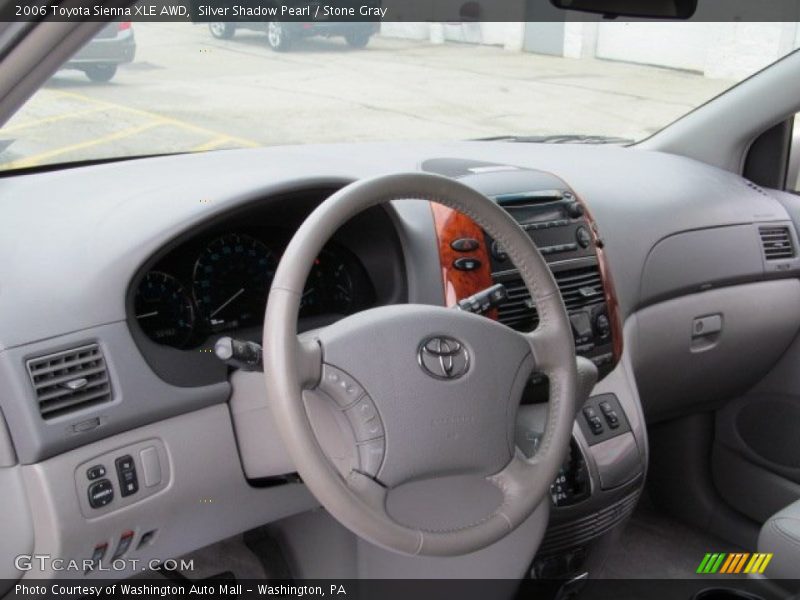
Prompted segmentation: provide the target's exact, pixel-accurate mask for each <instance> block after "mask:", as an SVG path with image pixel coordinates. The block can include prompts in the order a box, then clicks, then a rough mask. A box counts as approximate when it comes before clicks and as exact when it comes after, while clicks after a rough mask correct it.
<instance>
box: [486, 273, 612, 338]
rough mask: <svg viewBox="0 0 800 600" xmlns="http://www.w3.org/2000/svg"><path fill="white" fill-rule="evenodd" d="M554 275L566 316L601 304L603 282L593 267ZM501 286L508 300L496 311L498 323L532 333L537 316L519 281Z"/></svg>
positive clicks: (517, 279) (504, 282)
mask: <svg viewBox="0 0 800 600" xmlns="http://www.w3.org/2000/svg"><path fill="white" fill-rule="evenodd" d="M554 275H555V278H556V283H558V289H559V291H560V292H561V297H562V298H563V299H564V305H565V306H566V307H567V311H568V312H571V311H574V310H579V309H583V308H586V307H589V306H593V305H595V304H599V303H601V302H603V300H604V296H605V294H604V292H603V280H602V279H601V277H600V270H599V268H598V267H597V265H591V266H588V267H581V268H578V269H570V270H565V271H558V272H556V273H554ZM502 283H503V285H505V286H506V291H507V292H508V300H507V301H506V302H505V303H504V304H502V305H501V306H500V307H499V308H498V311H497V314H498V320H499V321H500V322H501V323H503V324H505V325H508V326H509V327H512V328H513V329H518V330H523V331H530V330H532V329H534V328H535V327H536V326H537V325H538V324H539V316H538V315H537V314H536V307H535V306H533V303H532V301H531V296H530V294H529V293H528V290H527V289H526V288H525V285H524V284H523V283H522V280H521V279H519V278H516V279H511V280H506V281H502Z"/></svg>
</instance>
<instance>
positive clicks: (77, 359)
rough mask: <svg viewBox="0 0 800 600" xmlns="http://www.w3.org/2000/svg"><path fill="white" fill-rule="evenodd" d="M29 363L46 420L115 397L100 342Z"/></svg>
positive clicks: (40, 357) (30, 372)
mask: <svg viewBox="0 0 800 600" xmlns="http://www.w3.org/2000/svg"><path fill="white" fill-rule="evenodd" d="M27 366H28V373H29V374H30V377H31V383H32V384H33V389H34V392H35V393H36V400H37V402H38V403H39V413H40V414H41V415H42V418H44V419H50V418H53V417H57V416H59V415H63V414H65V413H68V412H71V411H74V410H78V409H79V408H86V407H87V406H93V405H95V404H101V403H103V402H109V401H110V400H111V383H110V382H109V379H108V370H107V369H106V361H105V359H104V358H103V353H102V351H101V350H100V347H99V346H98V345H97V344H89V345H87V346H81V347H79V348H72V349H70V350H64V351H62V352H56V353H55V354H48V355H47V356H39V357H37V358H32V359H30V360H29V361H28V363H27Z"/></svg>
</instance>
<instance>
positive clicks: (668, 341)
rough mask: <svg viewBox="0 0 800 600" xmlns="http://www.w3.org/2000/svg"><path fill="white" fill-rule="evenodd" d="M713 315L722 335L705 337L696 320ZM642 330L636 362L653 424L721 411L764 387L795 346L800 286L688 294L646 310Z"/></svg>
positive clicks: (639, 319) (772, 284)
mask: <svg viewBox="0 0 800 600" xmlns="http://www.w3.org/2000/svg"><path fill="white" fill-rule="evenodd" d="M713 315H717V316H719V317H720V321H721V329H720V330H718V331H711V332H707V331H704V332H702V333H701V334H699V335H698V334H697V333H696V331H695V327H696V320H697V319H698V318H703V317H707V316H713ZM635 324H636V337H637V341H636V346H635V350H634V352H633V354H632V358H633V361H634V368H635V370H636V376H637V380H638V382H639V392H640V394H641V397H642V405H643V407H644V411H645V415H646V416H647V419H648V421H656V420H661V419H666V418H670V417H674V416H677V415H679V414H681V413H688V412H694V411H699V410H703V409H709V408H714V407H715V406H717V405H719V403H720V402H722V401H724V400H726V399H728V398H731V397H733V396H735V395H736V394H739V393H742V392H744V391H745V390H746V389H747V388H749V387H751V386H753V385H754V384H755V383H756V382H758V380H759V379H760V378H761V377H763V376H764V375H765V374H766V373H767V372H768V371H769V370H770V368H771V367H772V366H773V365H774V363H775V361H777V359H778V358H780V356H781V355H782V354H783V353H784V352H785V351H786V349H787V348H788V347H789V345H790V344H791V342H792V340H793V339H794V338H795V335H796V334H797V331H798V329H800V282H798V281H797V280H795V279H787V280H778V281H768V282H759V283H749V284H745V285H738V286H731V287H727V288H720V289H716V290H710V291H707V292H701V293H698V294H691V295H688V296H683V297H681V298H677V299H673V300H668V301H666V302H662V303H660V304H655V305H653V306H650V307H648V308H645V309H643V310H641V311H639V312H638V313H637V314H636V320H635ZM745 348H746V351H745V350H744V349H745ZM665 358H668V360H669V368H665V363H664V359H665ZM676 373H680V377H676V376H675V374H676Z"/></svg>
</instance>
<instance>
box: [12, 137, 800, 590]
mask: <svg viewBox="0 0 800 600" xmlns="http://www.w3.org/2000/svg"><path fill="white" fill-rule="evenodd" d="M403 171H426V172H431V173H436V174H439V175H444V176H448V177H454V178H457V179H459V180H460V181H462V182H463V183H465V184H466V185H469V186H472V187H474V188H475V189H477V190H479V191H481V192H482V193H483V194H484V195H486V196H488V197H490V198H492V199H493V200H494V201H495V202H497V203H498V204H499V205H501V206H502V207H503V208H504V209H505V210H507V211H508V212H509V213H510V214H511V215H512V216H513V217H514V218H515V219H516V220H517V222H518V223H519V224H520V226H521V227H523V228H524V229H525V230H526V231H527V232H528V234H529V235H530V237H531V239H532V240H533V241H534V243H535V244H536V245H537V246H538V248H539V250H540V252H541V253H542V254H543V256H544V258H545V259H546V260H547V262H548V265H549V266H550V268H551V270H552V272H553V274H554V277H555V279H556V281H557V283H558V285H559V289H560V291H561V294H562V298H563V300H564V302H565V305H566V307H567V310H568V313H569V315H570V322H571V325H572V328H573V332H572V333H573V337H574V339H575V347H576V353H577V354H579V355H581V356H583V357H586V358H588V359H590V360H591V361H592V362H594V363H595V365H596V366H597V368H598V370H599V373H600V381H599V382H598V383H597V385H596V386H595V389H594V390H593V392H592V394H591V397H590V398H589V400H588V403H587V404H586V405H585V406H582V407H580V408H581V410H580V412H579V413H578V414H577V415H576V422H575V426H574V428H573V441H572V444H571V449H570V456H569V458H568V460H567V461H566V462H565V464H564V467H563V469H562V472H561V473H560V475H559V478H558V480H557V481H555V482H553V486H552V488H551V498H550V525H549V529H548V532H547V534H546V535H545V538H544V541H543V545H542V546H541V548H540V552H539V557H538V559H537V560H538V567H537V568H538V569H539V570H540V572H541V573H542V574H543V575H546V576H558V565H560V564H562V563H563V557H564V556H565V555H569V553H571V552H576V551H578V550H579V549H584V548H585V547H586V545H587V544H588V543H590V542H591V541H592V540H594V539H596V538H597V537H598V536H600V535H601V534H603V533H606V532H608V531H610V530H611V529H613V527H615V526H616V525H617V524H619V523H620V522H621V520H622V519H624V518H625V517H626V516H627V515H629V514H630V513H631V511H632V510H633V508H634V507H635V505H636V502H637V499H638V497H639V495H640V492H641V489H642V485H643V481H644V478H645V475H646V471H647V461H648V448H647V433H646V425H645V424H646V422H647V421H658V420H661V419H666V418H670V417H672V416H674V415H676V414H681V413H682V412H685V411H690V410H697V409H698V407H703V406H708V405H713V402H714V401H715V400H716V399H718V398H720V397H723V396H724V395H725V394H730V393H732V390H737V389H746V388H747V387H748V386H749V385H752V383H753V382H755V381H757V380H758V378H759V377H761V376H763V374H764V373H765V372H766V371H767V370H768V369H769V367H770V366H771V365H772V364H774V362H775V361H776V360H777V358H778V357H779V356H780V355H781V354H782V353H783V352H784V351H785V349H786V347H788V345H789V343H790V342H791V340H792V339H793V337H794V335H795V333H796V331H797V330H798V329H800V310H797V309H798V306H800V284H798V281H797V275H798V273H800V256H798V253H797V251H796V249H797V248H798V247H800V245H799V244H798V238H797V233H796V230H795V224H794V222H793V220H792V217H791V213H790V212H789V211H788V210H787V209H786V207H785V205H784V202H785V201H786V199H785V198H784V197H782V195H781V193H780V192H773V191H767V190H762V189H760V188H758V187H757V186H754V185H753V184H751V183H750V182H747V181H746V180H744V179H742V178H740V177H738V176H736V175H733V174H730V173H727V172H723V171H720V170H717V169H714V168H712V167H708V166H706V165H702V164H700V163H697V162H695V161H692V160H689V159H685V158H680V157H677V156H671V155H669V154H661V153H656V152H647V151H642V150H639V149H636V148H612V147H590V146H566V145H561V146H548V145H543V144H514V143H503V142H463V143H449V144H434V143H424V144H423V143H420V144H358V145H330V146H304V147H284V148H282V147H275V148H265V149H256V150H246V151H221V152H209V153H205V154H201V155H180V156H167V157H154V158H146V159H141V160H131V161H123V162H119V163H108V164H101V165H95V166H84V167H80V168H75V169H64V170H57V171H50V172H42V173H38V174H29V175H22V176H17V177H5V178H2V179H0V197H2V198H5V200H4V201H5V202H6V203H8V204H9V208H8V210H7V211H6V213H7V218H4V219H3V222H2V225H0V228H1V229H2V231H3V234H2V235H0V251H2V252H3V253H4V255H5V256H7V257H8V258H9V260H7V261H4V262H3V263H2V264H0V281H1V282H3V284H2V285H1V286H0V378H2V380H3V381H4V382H6V384H7V385H6V391H7V393H5V394H4V395H2V396H0V408H1V409H2V416H3V417H4V419H5V421H6V422H7V425H8V431H9V432H10V441H11V444H13V446H10V447H13V452H6V453H5V454H4V453H3V452H0V464H1V465H2V466H3V467H8V468H7V469H3V468H0V475H2V476H3V477H5V478H6V480H5V485H6V487H7V489H13V490H17V491H19V493H20V494H23V495H24V494H27V496H28V497H30V498H39V499H40V500H38V501H37V503H36V505H35V506H34V508H33V510H32V512H31V514H30V515H29V517H30V518H26V519H20V521H19V523H17V524H15V528H14V530H13V531H9V533H8V536H9V539H13V540H16V541H15V543H14V544H10V545H11V546H14V547H15V548H20V547H29V548H32V547H33V545H34V543H35V545H36V551H37V552H42V553H50V554H54V555H55V554H58V555H60V556H68V557H75V558H85V557H86V556H87V555H91V553H92V550H93V548H95V547H97V545H98V544H101V545H102V544H106V545H107V546H108V547H114V546H115V545H116V544H117V541H118V539H119V536H120V535H122V534H123V533H125V532H129V531H132V532H134V534H133V535H134V540H133V545H132V548H133V549H132V550H131V553H132V554H135V555H136V556H141V557H147V556H153V555H156V554H158V555H165V554H172V555H178V554H180V553H183V552H187V551H189V550H193V549H196V548H199V547H201V546H202V545H205V544H209V543H212V542H214V541H217V540H219V539H222V538H223V537H224V536H227V535H233V534H235V533H238V532H241V531H244V530H245V529H247V528H251V527H256V526H259V525H261V524H263V523H267V522H270V521H274V520H276V519H279V518H283V517H285V516H288V515H291V514H295V513H297V512H300V511H304V510H308V509H310V508H313V507H315V506H316V502H315V500H314V499H313V498H312V497H311V496H310V494H309V493H308V492H307V491H306V490H305V486H303V485H302V484H301V483H298V482H297V481H296V479H292V478H291V477H288V478H287V475H291V472H292V466H291V462H290V461H287V459H286V458H285V451H284V450H282V448H281V444H280V442H279V436H278V432H276V431H275V430H274V427H273V426H272V425H271V424H270V421H269V417H268V407H265V406H264V404H263V403H259V402H256V401H254V402H251V403H248V402H246V401H243V400H242V398H245V397H246V398H261V399H263V386H265V385H266V383H265V382H264V380H263V376H262V375H260V374H258V373H249V374H248V373H242V372H239V371H232V370H231V368H230V367H229V366H228V365H226V364H225V363H223V362H222V361H220V360H218V359H217V358H216V356H214V353H213V350H212V349H213V344H214V342H215V340H216V339H218V338H219V337H220V336H223V335H225V336H232V337H236V338H240V339H246V340H252V341H260V337H261V330H262V326H263V314H264V306H265V302H266V295H267V290H268V288H269V285H270V279H271V275H272V274H274V269H275V268H276V265H277V263H278V261H279V260H280V256H281V253H282V252H283V250H284V248H285V247H286V244H287V243H288V241H289V239H290V238H291V236H292V235H293V232H294V231H296V230H297V228H298V227H299V225H300V223H302V221H303V220H304V219H305V217H306V216H307V215H308V214H310V213H311V211H312V210H313V209H314V207H315V206H317V205H318V204H319V203H321V202H323V201H324V200H325V199H326V198H327V197H329V196H330V195H331V194H332V193H334V192H335V191H336V190H338V189H340V188H342V187H343V186H345V185H346V184H348V183H350V182H352V181H355V180H358V179H360V178H364V177H370V176H375V175H381V174H387V173H396V172H403ZM54 190H57V193H54ZM20 235H24V236H25V239H26V243H25V244H19V243H17V242H16V241H18V240H19V239H20ZM776 239H778V240H779V245H778V246H776V245H775V240H776ZM784 243H785V244H787V246H784ZM787 247H788V249H789V251H788V252H787V251H786V248H787ZM495 283H502V284H504V285H505V286H506V287H507V290H508V292H509V301H508V302H507V303H506V304H505V305H502V306H500V307H499V308H498V309H496V310H494V311H491V312H489V313H488V314H487V317H488V318H494V319H497V320H499V321H500V322H502V323H504V324H506V325H508V326H509V327H514V328H516V329H520V330H530V329H533V328H534V327H535V325H536V322H537V317H536V307H535V305H533V304H532V303H531V302H530V298H529V297H528V296H527V293H526V291H525V289H524V288H523V287H521V286H520V284H519V277H518V275H517V274H516V272H515V270H514V268H513V265H511V264H510V261H509V260H508V257H507V256H506V255H505V252H504V249H503V248H502V247H500V246H498V244H496V243H495V241H494V240H492V239H491V238H490V237H488V236H487V235H486V234H485V233H484V232H483V231H482V230H481V229H480V228H479V227H478V226H477V225H476V224H475V223H473V222H472V221H471V220H470V219H468V218H466V217H465V216H464V215H460V214H458V213H454V212H453V211H451V210H449V209H447V208H445V207H442V206H439V205H435V204H432V203H431V202H430V201H429V200H428V199H425V198H421V199H420V198H412V199H397V200H393V201H391V202H389V203H387V204H385V205H382V206H379V207H375V208H372V209H370V210H368V211H365V212H364V213H362V214H360V215H359V216H357V217H356V218H354V219H353V220H352V221H351V222H350V223H348V224H347V225H345V226H344V227H343V228H342V229H341V230H340V231H339V232H337V233H336V234H335V235H334V236H333V238H332V239H331V240H330V241H329V242H328V244H327V245H326V246H325V248H324V250H323V251H322V252H321V253H320V255H319V256H318V257H317V260H316V261H315V263H314V264H313V265H309V277H308V282H307V284H306V288H305V290H304V293H303V306H302V309H301V311H300V315H299V321H298V329H299V330H301V331H303V330H310V329H314V328H316V327H320V326H323V325H326V324H328V323H332V322H334V321H335V320H337V319H340V318H342V317H344V316H346V315H348V314H352V313H354V312H358V311H360V310H364V309H369V308H371V307H376V306H382V305H387V304H396V303H405V302H409V303H423V304H437V305H448V306H452V305H454V304H456V303H457V302H459V301H462V300H464V299H466V298H469V297H470V296H471V295H473V294H475V293H476V292H479V291H481V290H483V289H485V288H487V287H488V286H491V285H493V284H495ZM759 303H761V304H762V305H765V306H767V307H768V310H764V311H761V312H759V313H757V314H753V313H752V311H751V307H752V306H754V305H757V304H759ZM719 315H723V316H724V318H722V317H721V318H719V319H717V318H716V317H717V316H719ZM698 319H700V323H701V327H700V330H699V331H695V329H694V328H695V327H697V323H698V321H697V320H698ZM717 325H719V327H717ZM705 326H708V327H709V329H708V330H707V331H703V327H705ZM723 327H724V335H719V334H720V328H723ZM753 336H756V337H757V339H758V340H759V345H758V349H759V352H758V353H756V354H754V355H752V356H744V354H747V353H742V352H741V348H742V347H743V346H744V345H745V344H750V343H751V342H752V340H753V339H754V337H753ZM265 351H269V350H268V349H265ZM665 365H672V367H673V368H674V369H676V370H677V371H678V372H680V373H681V376H680V377H672V376H670V374H669V373H668V372H665V368H664V366H665ZM89 371H91V373H90V372H89ZM667 371H669V369H667ZM83 373H85V375H82V374H83ZM76 374H77V375H78V376H81V377H83V378H85V379H86V380H87V385H86V386H84V387H82V388H81V389H75V390H69V389H66V388H64V386H63V385H61V383H64V382H69V381H72V380H73V379H75V378H76ZM545 383H546V382H542V381H536V380H535V378H534V380H533V381H531V383H530V386H529V389H527V390H526V392H525V399H524V406H523V409H524V410H523V412H525V414H527V415H528V416H530V417H531V419H530V420H529V421H527V422H525V423H522V424H521V425H520V426H519V428H518V431H517V443H518V445H519V446H520V447H521V448H523V449H525V448H527V449H528V450H531V451H535V446H536V440H537V439H538V437H537V436H539V435H540V434H541V431H539V430H537V427H538V426H539V425H540V423H541V422H540V421H537V420H536V419H535V418H533V417H534V416H535V414H536V413H537V412H539V411H540V410H541V409H542V408H546V404H545V403H544V401H545V400H546V385H545ZM1 441H2V440H0V442H1ZM2 449H3V446H2V445H1V444H0V450H2ZM143 452H144V454H142V453H143ZM127 458H129V459H130V460H129V461H128V460H123V464H125V465H128V466H129V467H130V468H128V469H127V470H125V471H124V472H125V473H128V475H125V477H127V478H130V475H129V473H130V472H131V471H135V472H136V473H137V477H138V478H137V480H136V482H137V483H136V486H135V487H136V491H133V492H130V494H127V495H123V490H124V485H127V484H129V483H130V482H129V481H128V479H124V478H123V479H119V477H122V475H119V473H117V467H116V465H117V464H118V463H117V461H118V460H120V459H127ZM154 461H155V462H154ZM154 464H157V465H158V466H159V469H158V473H159V477H158V478H157V479H158V481H157V482H155V483H152V485H147V481H148V479H147V478H148V477H150V479H149V481H151V482H153V481H155V479H156V478H154V475H153V470H152V469H153V465H154ZM98 465H100V466H102V467H103V468H104V469H105V471H106V472H107V473H111V476H110V477H109V478H107V481H109V482H110V483H109V484H108V485H110V486H111V489H112V490H113V491H114V495H113V500H111V501H110V502H108V503H107V504H104V505H101V506H97V507H94V506H92V505H91V498H92V495H91V493H90V491H91V490H92V489H94V487H93V486H95V481H94V480H93V479H89V478H88V475H87V474H88V472H89V470H90V469H93V468H94V467H96V466H98ZM148 469H149V471H148ZM118 475H119V477H118ZM9 498H10V496H9ZM208 498H213V499H214V501H213V502H206V503H203V504H202V505H199V504H198V499H208ZM21 514H22V513H21ZM24 514H26V515H28V513H27V511H26V512H25V513H24ZM34 531H35V535H34ZM186 531H193V532H195V533H194V534H193V535H192V536H188V537H187V536H186V535H185V532H186ZM190 538H191V539H190ZM143 539H144V540H146V542H143V541H142V540H143ZM34 540H35V542H34ZM9 564H11V563H9ZM52 575H53V574H52V573H46V574H45V576H52ZM4 576H7V577H8V578H15V577H17V576H19V573H17V572H11V573H7V574H5V575H4ZM81 576H87V577H95V576H101V574H98V573H87V574H85V575H84V574H81Z"/></svg>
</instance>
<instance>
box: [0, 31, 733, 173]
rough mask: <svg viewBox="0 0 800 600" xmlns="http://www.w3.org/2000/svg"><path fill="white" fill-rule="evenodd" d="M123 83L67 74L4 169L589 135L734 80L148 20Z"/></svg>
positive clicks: (638, 127) (17, 122) (24, 115)
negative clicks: (309, 147)
mask: <svg viewBox="0 0 800 600" xmlns="http://www.w3.org/2000/svg"><path fill="white" fill-rule="evenodd" d="M134 31H135V34H136V41H137V53H136V59H135V61H134V62H133V63H131V64H129V65H124V66H123V67H122V68H121V69H120V70H119V72H118V73H117V75H116V77H115V78H114V79H113V80H112V81H111V82H109V83H104V84H103V83H101V84H98V83H92V82H90V81H89V80H88V79H87V78H86V77H85V75H84V74H83V73H81V72H73V71H61V72H59V73H57V74H56V75H55V76H54V77H53V78H52V79H51V80H50V81H49V82H48V83H47V84H46V85H45V86H44V88H43V89H42V90H41V91H40V92H39V93H37V95H36V96H34V97H33V98H32V99H31V100H30V101H29V102H28V104H27V105H26V106H25V107H23V109H22V110H21V111H20V112H19V113H17V115H15V116H14V117H13V118H12V119H11V120H10V121H9V122H8V124H7V125H6V126H5V127H4V128H2V129H0V140H3V141H6V142H8V141H11V145H10V146H9V147H8V148H7V149H6V150H5V151H4V152H2V154H0V169H13V168H22V167H32V166H37V165H42V164H47V163H57V162H65V161H74V160H82V159H89V158H101V157H108V156H119V155H129V154H152V153H162V152H179V151H203V150H213V149H222V148H237V147H252V146H261V145H275V144H298V143H312V142H333V141H336V142H339V141H359V140H375V139H402V140H428V139H437V140H456V139H471V138H479V137H487V136H496V135H508V134H519V135H524V134H555V133H583V134H604V135H615V136H622V137H630V138H637V139H638V138H642V137H645V136H646V135H648V134H649V133H651V132H653V131H655V130H657V129H659V128H660V127H662V126H663V125H665V124H667V123H669V122H671V121H672V120H674V119H675V118H677V117H679V116H680V115H682V114H683V113H685V112H687V111H688V110H690V109H691V108H692V107H694V106H696V105H697V104H699V103H701V102H703V101H705V100H707V99H709V98H711V97H713V96H715V95H716V94H717V93H719V92H720V91H722V90H724V89H725V88H726V87H728V86H729V85H730V84H731V82H729V81H725V80H712V79H707V78H704V77H702V76H701V75H698V74H694V73H688V72H681V71H675V70H669V69H663V68H657V67H648V66H642V65H633V64H626V63H616V62H610V61H601V60H576V59H565V58H556V57H549V56H541V55H534V54H530V53H522V52H508V51H506V50H504V49H502V48H499V47H492V46H476V45H467V44H456V43H447V44H443V45H433V44H430V43H429V42H427V41H411V40H402V39H394V38H386V37H381V36H376V37H375V38H373V39H372V41H371V42H370V44H369V46H368V47H367V48H366V49H364V50H354V49H350V48H349V47H348V46H347V45H346V44H345V43H344V41H343V40H341V39H324V38H312V39H308V40H304V41H302V42H299V43H297V44H296V45H295V47H294V48H293V49H292V51H290V52H288V53H275V52H273V51H271V50H270V49H269V48H268V47H267V45H266V42H265V34H263V33H260V32H253V31H239V32H237V34H236V36H235V37H234V38H233V39H232V40H217V39H215V38H213V37H211V35H210V33H209V31H208V29H207V27H206V26H204V25H191V24H183V23H151V24H143V23H136V24H134Z"/></svg>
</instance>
